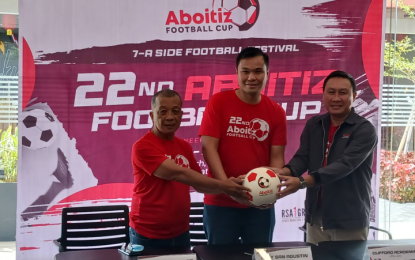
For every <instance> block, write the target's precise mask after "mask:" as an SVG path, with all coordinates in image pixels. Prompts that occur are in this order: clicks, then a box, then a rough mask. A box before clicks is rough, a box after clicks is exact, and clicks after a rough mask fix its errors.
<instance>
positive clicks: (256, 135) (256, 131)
mask: <svg viewBox="0 0 415 260" xmlns="http://www.w3.org/2000/svg"><path fill="white" fill-rule="evenodd" d="M268 134H269V125H268V123H267V122H266V121H265V120H262V119H260V118H255V119H252V120H251V121H244V120H242V117H235V116H231V117H230V120H229V126H228V129H227V131H226V135H227V136H232V137H239V138H249V139H255V140H258V141H264V140H265V139H267V137H268Z"/></svg>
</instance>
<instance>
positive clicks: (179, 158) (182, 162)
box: [174, 154, 190, 168]
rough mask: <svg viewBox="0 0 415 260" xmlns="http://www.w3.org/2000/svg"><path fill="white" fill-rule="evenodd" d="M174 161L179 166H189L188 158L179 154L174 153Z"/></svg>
mask: <svg viewBox="0 0 415 260" xmlns="http://www.w3.org/2000/svg"><path fill="white" fill-rule="evenodd" d="M174 162H175V163H176V164H177V165H179V166H181V167H184V168H190V164H189V160H187V158H186V157H184V156H183V155H181V154H178V155H176V158H174Z"/></svg>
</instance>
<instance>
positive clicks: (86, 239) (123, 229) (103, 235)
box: [53, 205, 130, 252]
mask: <svg viewBox="0 0 415 260" xmlns="http://www.w3.org/2000/svg"><path fill="white" fill-rule="evenodd" d="M128 213H129V209H128V206H126V205H114V206H94V207H73V208H63V209H62V230H61V237H60V238H59V239H57V240H53V243H54V244H55V245H56V246H57V247H58V249H59V252H65V251H73V250H88V249H100V248H105V249H108V248H120V247H121V244H122V243H129V242H130V237H129V216H128Z"/></svg>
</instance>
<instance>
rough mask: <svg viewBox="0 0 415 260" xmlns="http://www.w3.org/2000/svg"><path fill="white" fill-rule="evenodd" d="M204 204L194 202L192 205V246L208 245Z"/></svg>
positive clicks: (190, 231)
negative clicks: (204, 222) (204, 226)
mask: <svg viewBox="0 0 415 260" xmlns="http://www.w3.org/2000/svg"><path fill="white" fill-rule="evenodd" d="M203 209H204V203H203V202H192V203H191V204H190V221H189V222H190V223H189V224H190V227H189V233H190V245H191V246H192V247H194V246H200V245H207V239H206V235H205V230H204V229H203Z"/></svg>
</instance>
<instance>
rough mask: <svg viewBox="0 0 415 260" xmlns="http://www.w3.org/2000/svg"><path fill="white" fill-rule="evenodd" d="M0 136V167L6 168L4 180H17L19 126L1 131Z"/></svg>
mask: <svg viewBox="0 0 415 260" xmlns="http://www.w3.org/2000/svg"><path fill="white" fill-rule="evenodd" d="M0 133H1V137H0V168H2V169H4V177H5V178H4V179H3V180H1V181H3V182H16V181H17V150H18V143H19V141H18V140H19V137H18V136H19V134H18V129H17V127H15V128H14V131H12V126H9V128H8V129H7V130H6V131H3V132H2V131H1V130H0Z"/></svg>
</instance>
